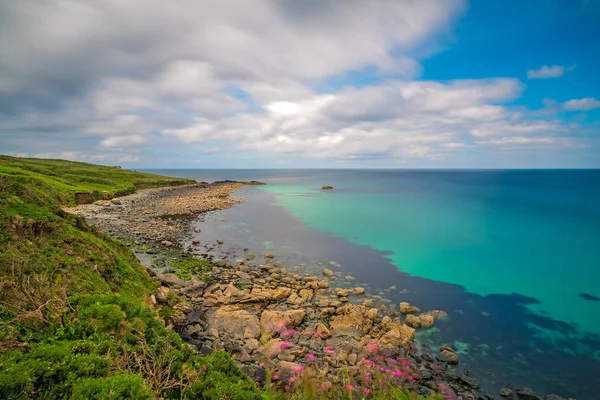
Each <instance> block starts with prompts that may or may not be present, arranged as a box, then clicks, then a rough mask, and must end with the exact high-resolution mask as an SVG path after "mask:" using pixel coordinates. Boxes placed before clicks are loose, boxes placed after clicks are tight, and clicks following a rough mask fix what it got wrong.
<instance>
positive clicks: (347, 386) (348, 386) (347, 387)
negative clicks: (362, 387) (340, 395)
mask: <svg viewBox="0 0 600 400" xmlns="http://www.w3.org/2000/svg"><path fill="white" fill-rule="evenodd" d="M346 389H347V390H348V391H349V392H352V391H353V390H354V386H352V385H351V384H347V385H346Z"/></svg>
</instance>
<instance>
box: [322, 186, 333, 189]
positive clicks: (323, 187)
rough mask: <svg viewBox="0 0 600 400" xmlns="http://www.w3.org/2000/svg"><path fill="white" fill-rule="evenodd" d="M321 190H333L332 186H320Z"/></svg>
mask: <svg viewBox="0 0 600 400" xmlns="http://www.w3.org/2000/svg"><path fill="white" fill-rule="evenodd" d="M321 189H322V190H332V189H333V186H329V185H324V186H321Z"/></svg>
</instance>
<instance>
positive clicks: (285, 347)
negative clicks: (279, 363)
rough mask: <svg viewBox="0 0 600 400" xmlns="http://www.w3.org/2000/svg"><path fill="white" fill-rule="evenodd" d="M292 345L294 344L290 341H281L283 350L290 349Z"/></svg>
mask: <svg viewBox="0 0 600 400" xmlns="http://www.w3.org/2000/svg"><path fill="white" fill-rule="evenodd" d="M290 347H292V344H291V343H290V342H281V344H280V345H279V348H280V349H281V351H284V350H286V349H289V348H290Z"/></svg>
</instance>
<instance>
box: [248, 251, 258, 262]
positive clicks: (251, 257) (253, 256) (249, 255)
mask: <svg viewBox="0 0 600 400" xmlns="http://www.w3.org/2000/svg"><path fill="white" fill-rule="evenodd" d="M255 257H256V256H255V255H254V254H252V253H246V260H248V261H250V260H253V259H254V258H255Z"/></svg>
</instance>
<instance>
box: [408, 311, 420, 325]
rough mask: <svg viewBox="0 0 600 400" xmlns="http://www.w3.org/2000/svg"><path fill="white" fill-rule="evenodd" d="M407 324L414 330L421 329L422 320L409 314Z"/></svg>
mask: <svg viewBox="0 0 600 400" xmlns="http://www.w3.org/2000/svg"><path fill="white" fill-rule="evenodd" d="M406 324H407V325H408V326H410V327H412V328H420V327H421V318H419V317H417V316H416V315H412V314H408V315H407V316H406Z"/></svg>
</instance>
